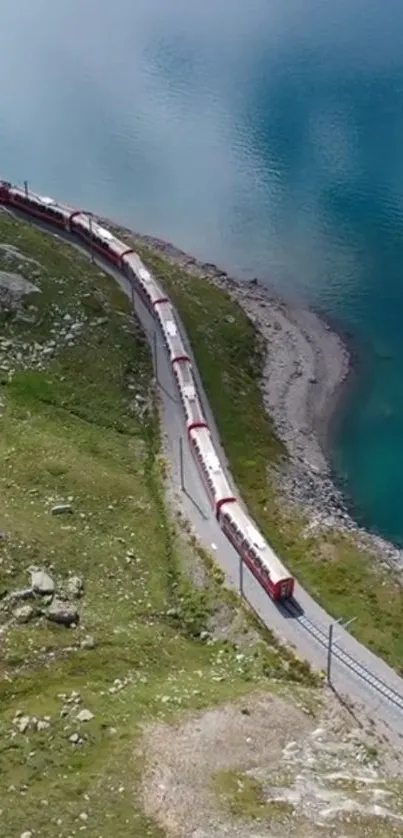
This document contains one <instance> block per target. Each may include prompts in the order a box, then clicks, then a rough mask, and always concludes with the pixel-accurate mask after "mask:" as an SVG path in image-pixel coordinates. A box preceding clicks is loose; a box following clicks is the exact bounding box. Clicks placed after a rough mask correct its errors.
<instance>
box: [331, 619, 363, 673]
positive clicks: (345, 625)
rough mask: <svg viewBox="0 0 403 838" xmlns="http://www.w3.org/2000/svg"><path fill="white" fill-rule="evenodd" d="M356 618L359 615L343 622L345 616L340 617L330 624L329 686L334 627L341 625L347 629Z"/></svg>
mask: <svg viewBox="0 0 403 838" xmlns="http://www.w3.org/2000/svg"><path fill="white" fill-rule="evenodd" d="M356 619H357V617H351V620H347V622H346V623H343V622H342V620H343V618H342V617H340V619H339V620H335V621H334V623H330V624H329V640H328V646H327V683H328V684H329V686H330V685H331V683H332V679H331V670H332V651H333V629H334V627H335V626H337V625H341V627H342V628H344V629H346V628H347V627H348V626H351V623H354V621H355V620H356Z"/></svg>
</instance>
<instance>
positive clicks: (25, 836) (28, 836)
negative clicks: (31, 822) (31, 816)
mask: <svg viewBox="0 0 403 838" xmlns="http://www.w3.org/2000/svg"><path fill="white" fill-rule="evenodd" d="M20 838H32V832H30V831H29V829H27V831H26V832H21V835H20Z"/></svg>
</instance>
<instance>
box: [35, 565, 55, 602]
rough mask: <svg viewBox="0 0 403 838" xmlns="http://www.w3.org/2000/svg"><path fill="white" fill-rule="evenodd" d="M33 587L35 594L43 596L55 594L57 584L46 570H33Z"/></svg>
mask: <svg viewBox="0 0 403 838" xmlns="http://www.w3.org/2000/svg"><path fill="white" fill-rule="evenodd" d="M31 587H32V590H33V591H34V593H36V594H41V595H42V596H43V595H45V594H53V593H54V590H55V583H54V581H53V579H51V577H50V576H49V574H48V573H46V571H45V570H32V571H31Z"/></svg>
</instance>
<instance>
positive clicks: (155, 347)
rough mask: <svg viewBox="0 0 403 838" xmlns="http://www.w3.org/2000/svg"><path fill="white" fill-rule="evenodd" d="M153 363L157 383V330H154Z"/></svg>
mask: <svg viewBox="0 0 403 838" xmlns="http://www.w3.org/2000/svg"><path fill="white" fill-rule="evenodd" d="M154 361H155V380H156V382H157V384H159V381H158V346H157V330H156V329H154Z"/></svg>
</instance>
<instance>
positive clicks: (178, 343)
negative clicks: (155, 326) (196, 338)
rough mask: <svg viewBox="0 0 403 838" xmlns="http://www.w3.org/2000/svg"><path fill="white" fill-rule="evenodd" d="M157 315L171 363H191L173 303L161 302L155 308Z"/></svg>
mask: <svg viewBox="0 0 403 838" xmlns="http://www.w3.org/2000/svg"><path fill="white" fill-rule="evenodd" d="M155 313H156V316H157V320H158V322H159V324H160V326H161V331H162V336H163V340H164V343H165V346H166V348H167V350H168V352H169V357H170V359H171V362H172V363H173V362H174V361H183V360H185V361H189V360H190V359H189V356H188V355H187V352H186V350H185V345H184V343H183V338H182V335H181V333H180V331H179V329H178V325H177V323H176V319H175V314H174V310H173V306H172V303H170V302H169V300H159V301H158V303H157V305H156V306H155Z"/></svg>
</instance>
